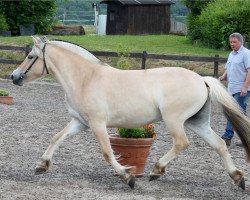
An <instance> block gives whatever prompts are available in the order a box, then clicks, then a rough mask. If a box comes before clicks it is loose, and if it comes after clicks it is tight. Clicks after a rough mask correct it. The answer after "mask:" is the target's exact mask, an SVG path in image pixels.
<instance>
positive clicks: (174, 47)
mask: <svg viewBox="0 0 250 200" xmlns="http://www.w3.org/2000/svg"><path fill="white" fill-rule="evenodd" d="M48 37H49V38H50V39H61V40H66V41H69V42H73V43H76V44H78V45H80V46H82V47H85V48H86V49H88V50H90V51H113V52H126V53H129V52H134V53H135V52H143V51H147V52H148V53H154V54H174V55H190V56H214V55H215V54H218V55H219V56H220V57H224V58H226V57H227V56H228V54H229V51H220V50H215V49H211V48H207V47H203V46H200V45H198V44H191V43H190V42H189V40H188V38H187V37H185V36H176V35H140V36H138V35H116V36H98V35H95V34H87V35H83V36H48ZM27 44H29V45H32V38H31V37H28V36H26V37H0V46H1V45H11V46H25V45H27ZM0 58H5V59H15V60H23V59H24V54H20V53H18V52H11V51H0ZM101 60H103V61H104V62H107V63H109V64H110V65H112V66H114V67H119V68H123V69H125V68H126V69H128V68H129V69H140V67H141V59H125V60H124V59H122V62H121V60H119V59H118V58H103V57H102V58H101ZM117 63H119V64H117ZM172 66H178V67H184V68H188V69H190V70H193V71H196V72H197V73H200V74H209V75H212V74H213V63H201V62H189V61H187V62H185V61H168V60H153V59H152V60H151V59H147V64H146V67H147V68H154V67H172ZM15 67H16V66H14V65H4V64H0V77H5V76H8V75H9V74H10V73H11V71H12V70H13V69H15ZM222 71H223V65H221V66H220V73H222Z"/></svg>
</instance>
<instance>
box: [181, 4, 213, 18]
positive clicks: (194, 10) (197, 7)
mask: <svg viewBox="0 0 250 200" xmlns="http://www.w3.org/2000/svg"><path fill="white" fill-rule="evenodd" d="M182 1H183V3H184V4H185V5H186V6H187V8H188V9H189V11H190V14H191V15H192V16H198V15H200V14H201V11H202V10H203V9H204V8H205V7H206V6H207V4H209V3H210V2H212V1H214V0H205V1H201V0H182Z"/></svg>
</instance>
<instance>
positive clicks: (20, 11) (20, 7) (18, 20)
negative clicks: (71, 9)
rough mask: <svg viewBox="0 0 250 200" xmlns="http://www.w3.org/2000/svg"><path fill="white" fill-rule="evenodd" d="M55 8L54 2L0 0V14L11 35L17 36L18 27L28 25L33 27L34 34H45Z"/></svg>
mask: <svg viewBox="0 0 250 200" xmlns="http://www.w3.org/2000/svg"><path fill="white" fill-rule="evenodd" d="M56 8H57V7H56V0H47V1H33V0H25V1H5V0H0V13H3V15H4V16H5V18H6V21H7V24H8V26H9V30H10V31H11V33H12V35H19V34H20V32H19V26H20V25H28V24H34V25H35V29H36V33H39V34H42V33H46V32H47V31H49V30H50V29H51V26H52V24H53V22H54V17H55V14H56Z"/></svg>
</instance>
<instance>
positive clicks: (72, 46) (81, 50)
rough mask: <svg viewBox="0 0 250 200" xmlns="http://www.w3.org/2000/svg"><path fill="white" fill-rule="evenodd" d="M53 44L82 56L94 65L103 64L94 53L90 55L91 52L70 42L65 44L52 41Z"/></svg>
mask: <svg viewBox="0 0 250 200" xmlns="http://www.w3.org/2000/svg"><path fill="white" fill-rule="evenodd" d="M51 44H55V45H57V46H59V47H61V48H65V49H67V50H69V51H72V52H74V53H76V54H78V55H80V56H82V57H83V58H85V59H87V60H89V61H91V62H93V63H102V62H101V61H100V60H99V59H98V58H97V57H95V56H94V55H93V54H92V53H90V52H89V51H87V50H86V49H84V48H82V47H80V46H77V45H75V44H71V43H68V42H63V41H51Z"/></svg>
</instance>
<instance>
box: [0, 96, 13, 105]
mask: <svg viewBox="0 0 250 200" xmlns="http://www.w3.org/2000/svg"><path fill="white" fill-rule="evenodd" d="M0 103H3V104H8V105H12V104H13V97H12V96H0Z"/></svg>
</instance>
